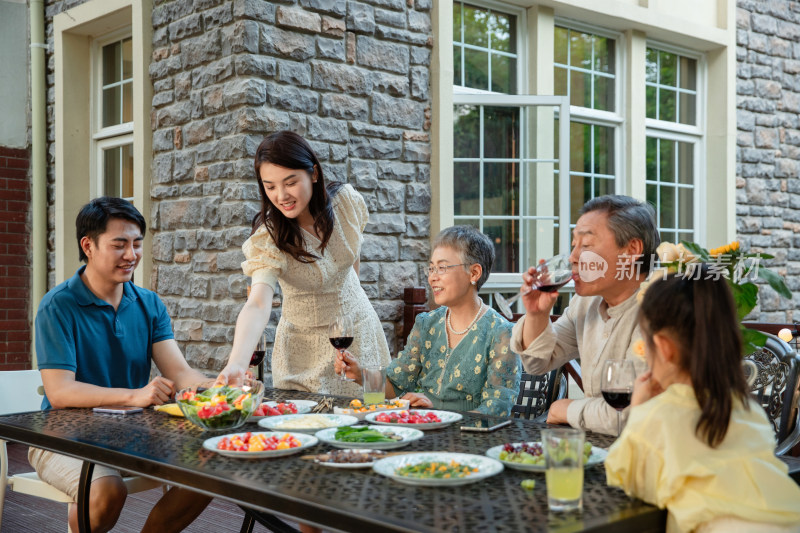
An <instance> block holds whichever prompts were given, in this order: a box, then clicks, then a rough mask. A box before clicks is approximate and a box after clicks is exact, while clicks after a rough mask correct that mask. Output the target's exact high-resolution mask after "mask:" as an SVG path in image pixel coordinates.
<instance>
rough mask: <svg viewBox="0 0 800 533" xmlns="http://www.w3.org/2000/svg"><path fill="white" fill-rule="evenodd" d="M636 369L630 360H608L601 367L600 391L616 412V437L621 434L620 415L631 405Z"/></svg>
mask: <svg viewBox="0 0 800 533" xmlns="http://www.w3.org/2000/svg"><path fill="white" fill-rule="evenodd" d="M634 381H636V368H634V366H633V361H631V360H630V359H609V360H608V361H606V362H605V364H604V365H603V375H602V378H601V381H600V391H601V392H602V393H603V399H604V400H605V401H606V403H608V405H610V406H611V407H613V408H614V409H616V410H617V436H619V434H620V433H622V427H621V424H622V422H621V417H622V415H621V413H622V410H623V409H625V408H626V407H628V406H629V405H630V404H631V396H632V395H633V383H634Z"/></svg>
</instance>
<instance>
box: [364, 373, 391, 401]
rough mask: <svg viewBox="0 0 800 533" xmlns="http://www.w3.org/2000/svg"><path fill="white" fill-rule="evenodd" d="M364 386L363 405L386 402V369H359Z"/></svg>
mask: <svg viewBox="0 0 800 533" xmlns="http://www.w3.org/2000/svg"><path fill="white" fill-rule="evenodd" d="M361 377H362V378H363V386H364V405H375V404H380V403H384V402H385V401H386V367H385V366H380V365H377V366H364V367H361Z"/></svg>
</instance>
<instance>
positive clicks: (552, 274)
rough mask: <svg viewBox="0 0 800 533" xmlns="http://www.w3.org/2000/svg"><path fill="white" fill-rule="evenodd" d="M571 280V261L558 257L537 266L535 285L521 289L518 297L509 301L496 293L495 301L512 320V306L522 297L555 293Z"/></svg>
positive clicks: (561, 256) (501, 310)
mask: <svg viewBox="0 0 800 533" xmlns="http://www.w3.org/2000/svg"><path fill="white" fill-rule="evenodd" d="M571 279H572V265H571V264H570V262H569V259H568V258H567V257H565V256H563V255H556V256H554V257H551V258H550V259H548V260H547V261H542V262H540V263H539V264H538V265H536V271H535V273H534V280H533V285H531V286H530V287H527V286H526V287H525V288H523V289H521V290H520V292H519V293H518V294H517V295H516V296H514V297H512V298H511V299H509V300H506V299H505V298H504V297H503V295H502V294H500V293H499V292H496V293H494V300H495V301H496V302H497V307H498V309H500V312H501V313H503V314H504V315H505V316H506V318H508V319H511V318H513V317H514V311H512V309H511V306H512V305H513V304H514V303H516V301H517V300H519V299H520V298H521V297H523V296H525V295H526V294H528V293H529V292H531V291H532V290H537V291H541V292H555V291H557V290H558V289H560V288H561V287H563V286H564V285H566V284H567V283H568V282H569V280H571Z"/></svg>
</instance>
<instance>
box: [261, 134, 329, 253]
mask: <svg viewBox="0 0 800 533" xmlns="http://www.w3.org/2000/svg"><path fill="white" fill-rule="evenodd" d="M264 163H272V164H273V165H277V166H279V167H284V168H290V169H293V170H305V171H306V172H309V173H310V174H311V175H312V176H314V175H315V174H316V178H317V181H316V182H314V183H312V185H311V200H310V201H309V203H308V209H309V211H310V212H311V216H312V217H314V230H315V231H316V233H317V235H320V236H321V237H322V238H321V241H322V242H321V243H320V245H319V251H320V253H321V252H324V251H325V247H326V246H327V245H328V240H330V238H331V233H333V222H334V216H333V206H332V205H331V198H332V197H333V196H335V195H336V193H337V192H338V191H339V188H340V187H341V186H342V184H341V183H338V182H333V183H331V184H330V185H328V186H326V185H325V178H324V176H323V174H322V166H321V165H320V164H319V159H317V155H316V154H315V153H314V150H312V149H311V146H310V145H309V144H308V141H306V140H305V139H303V138H302V137H301V136H300V135H298V134H296V133H294V132H292V131H279V132H276V133H273V134H271V135H268V136H267V137H266V138H265V139H264V140H263V141H261V144H260V145H258V150H256V157H255V163H254V167H255V177H256V182H257V183H258V192H259V193H260V194H261V211H260V212H259V213H258V214H256V216H255V218H254V219H253V233H255V231H256V230H257V229H258V228H259V227H261V225H262V224H263V225H265V226H266V228H267V231H268V232H269V234H270V236H271V237H272V240H273V241H275V245H276V246H277V247H278V249H279V250H281V251H282V252H285V253H287V254H289V255H291V256H292V257H294V258H295V259H296V260H298V261H300V262H301V263H313V262H314V261H316V260H317V259H318V256H316V255H314V254H312V253H310V252H308V251H307V250H306V249H305V248H304V247H303V244H304V243H305V239H304V238H303V234H302V232H301V230H300V225H299V224H298V223H297V220H295V219H292V218H287V217H286V216H284V214H283V213H281V210H280V209H278V208H277V207H275V206H274V205H272V202H271V201H270V200H269V198H268V197H267V193H266V191H265V190H264V184H263V183H261V174H260V172H259V171H260V169H261V165H263V164H264Z"/></svg>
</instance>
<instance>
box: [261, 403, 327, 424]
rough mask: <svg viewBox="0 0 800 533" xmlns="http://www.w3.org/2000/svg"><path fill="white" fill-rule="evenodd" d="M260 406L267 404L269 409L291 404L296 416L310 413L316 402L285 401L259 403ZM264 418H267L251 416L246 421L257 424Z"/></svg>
mask: <svg viewBox="0 0 800 533" xmlns="http://www.w3.org/2000/svg"><path fill="white" fill-rule="evenodd" d="M261 403H262V404H267V405H269V406H270V407H275V406H276V405H278V404H279V403H293V404H295V405H296V406H297V414H298V415H304V414H306V413H310V412H311V409H313V408H314V406H315V405H317V402H315V401H313V400H286V401H285V402H261ZM274 416H281V415H274ZM264 418H269V417H266V416H255V415H252V416H251V417H250V418H248V419H247V421H248V422H258V421H259V420H263V419H264Z"/></svg>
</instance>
